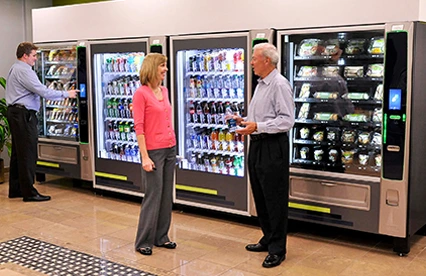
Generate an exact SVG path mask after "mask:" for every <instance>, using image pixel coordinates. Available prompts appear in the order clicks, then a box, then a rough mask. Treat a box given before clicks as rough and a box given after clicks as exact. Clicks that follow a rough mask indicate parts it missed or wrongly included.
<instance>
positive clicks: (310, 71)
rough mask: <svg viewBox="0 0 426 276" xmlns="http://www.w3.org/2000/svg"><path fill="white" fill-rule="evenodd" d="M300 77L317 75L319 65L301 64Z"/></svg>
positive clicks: (298, 74)
mask: <svg viewBox="0 0 426 276" xmlns="http://www.w3.org/2000/svg"><path fill="white" fill-rule="evenodd" d="M297 76H298V77H316V76H317V67H316V66H301V67H300V69H299V72H298V73H297Z"/></svg>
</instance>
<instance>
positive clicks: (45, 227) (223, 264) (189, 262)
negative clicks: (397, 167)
mask: <svg viewBox="0 0 426 276" xmlns="http://www.w3.org/2000/svg"><path fill="white" fill-rule="evenodd" d="M71 183H72V182H71V181H70V180H69V179H55V178H54V177H48V182H47V183H44V184H42V185H36V187H37V189H38V190H39V191H40V192H41V193H43V194H48V195H51V196H52V200H51V201H48V202H41V203H32V202H28V203H24V202H22V199H8V198H7V192H8V184H7V183H4V184H0V242H4V241H8V240H11V239H16V238H19V237H22V236H27V237H31V238H34V239H38V240H42V241H44V242H47V243H50V244H54V245H58V246H61V247H65V248H68V249H70V250H74V251H78V252H82V253H85V254H89V255H93V256H96V257H99V258H102V259H105V260H108V261H110V262H115V263H119V264H122V265H125V266H129V267H132V268H136V269H139V270H143V271H146V272H149V273H152V274H157V275H173V276H176V275H196V276H200V275H226V276H231V275H248V276H256V275H301V276H305V275H306V276H308V275H314V276H318V275H330V276H335V275H341V276H352V275H357V276H359V275H368V276H370V275H374V276H381V275H387V276H399V275H400V276H407V275H409V276H411V275H419V276H420V275H426V250H425V248H426V237H423V236H420V235H419V236H415V237H414V238H413V239H412V240H413V244H412V246H411V252H410V254H409V255H408V256H406V257H398V256H397V255H396V254H395V253H393V252H392V244H391V239H388V238H386V237H383V236H378V235H371V234H365V233H359V232H355V231H347V230H342V229H337V228H330V227H319V226H317V225H313V224H305V223H298V222H294V221H290V233H289V236H288V254H287V259H286V260H285V262H284V263H282V264H281V265H280V266H279V267H276V268H272V269H265V268H262V266H261V263H262V261H263V259H264V258H265V256H266V253H252V252H247V251H246V250H245V249H244V246H245V245H246V244H247V243H251V242H256V241H257V240H258V239H259V238H260V236H261V232H260V230H259V227H258V226H256V225H255V223H253V221H255V220H250V219H244V220H237V219H235V218H234V217H232V216H223V215H222V216H221V215H218V214H214V213H211V212H196V213H195V212H193V211H192V210H190V209H188V208H185V209H184V211H182V210H175V211H173V215H172V216H173V219H172V225H171V229H170V236H171V238H172V240H174V241H176V242H177V243H178V247H177V248H176V249H175V250H168V249H165V248H154V249H153V250H154V253H153V255H152V256H143V255H140V254H139V253H136V252H135V251H134V248H133V241H134V237H135V232H136V226H137V219H138V214H139V208H140V204H139V202H138V200H134V199H133V200H131V199H119V198H118V197H112V196H110V194H108V195H101V194H102V193H99V192H98V193H95V192H94V191H93V190H91V189H89V188H87V187H80V188H78V187H73V186H72V184H71ZM366 223H367V222H366ZM4 266H5V267H4ZM15 267H16V265H15ZM9 269H10V270H9ZM8 271H17V270H16V269H13V264H6V265H3V267H2V266H0V273H5V272H6V273H8ZM10 273H12V272H10ZM14 273H16V275H21V274H20V273H19V271H17V272H14ZM21 273H22V274H23V275H30V274H31V273H30V274H29V273H28V271H26V272H25V273H24V272H21ZM0 275H3V274H0ZM5 275H7V274H5ZM11 275H15V274H11ZM31 275H40V273H39V272H34V274H31ZM53 275H54V274H53ZM70 275H73V274H70ZM74 275H78V274H74ZM105 275H107V274H105Z"/></svg>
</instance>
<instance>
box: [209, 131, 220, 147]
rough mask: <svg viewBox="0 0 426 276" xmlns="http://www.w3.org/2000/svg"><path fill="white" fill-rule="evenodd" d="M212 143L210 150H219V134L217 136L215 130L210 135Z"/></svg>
mask: <svg viewBox="0 0 426 276" xmlns="http://www.w3.org/2000/svg"><path fill="white" fill-rule="evenodd" d="M210 143H211V147H210V149H212V150H217V149H218V148H219V145H218V134H217V131H216V129H213V130H212V132H211V133H210Z"/></svg>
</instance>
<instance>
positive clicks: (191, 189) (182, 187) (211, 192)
mask: <svg viewBox="0 0 426 276" xmlns="http://www.w3.org/2000/svg"><path fill="white" fill-rule="evenodd" d="M176 190H183V191H189V192H196V193H201V194H208V195H217V194H218V192H217V191H216V190H213V189H206V188H199V187H193V186H187V185H181V184H176Z"/></svg>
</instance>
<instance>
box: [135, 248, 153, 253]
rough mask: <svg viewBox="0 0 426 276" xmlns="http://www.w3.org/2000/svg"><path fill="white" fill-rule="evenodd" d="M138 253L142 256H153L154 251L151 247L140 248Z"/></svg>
mask: <svg viewBox="0 0 426 276" xmlns="http://www.w3.org/2000/svg"><path fill="white" fill-rule="evenodd" d="M136 251H138V252H139V253H141V254H142V255H152V249H151V247H142V248H138V249H136Z"/></svg>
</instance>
